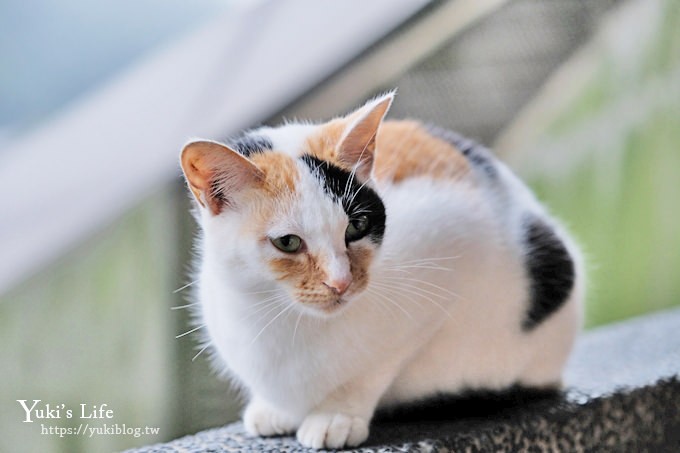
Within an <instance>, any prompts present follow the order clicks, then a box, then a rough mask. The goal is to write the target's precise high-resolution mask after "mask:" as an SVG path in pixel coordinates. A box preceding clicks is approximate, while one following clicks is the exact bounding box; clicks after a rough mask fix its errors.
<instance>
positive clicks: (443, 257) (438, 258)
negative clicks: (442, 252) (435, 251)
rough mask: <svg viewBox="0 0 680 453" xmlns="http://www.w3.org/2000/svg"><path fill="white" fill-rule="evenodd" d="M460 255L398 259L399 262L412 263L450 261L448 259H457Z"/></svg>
mask: <svg viewBox="0 0 680 453" xmlns="http://www.w3.org/2000/svg"><path fill="white" fill-rule="evenodd" d="M460 257H461V255H454V256H441V257H437V258H418V259H415V260H405V261H400V263H401V264H414V263H421V262H425V263H429V262H431V261H450V260H456V259H459V258H460Z"/></svg>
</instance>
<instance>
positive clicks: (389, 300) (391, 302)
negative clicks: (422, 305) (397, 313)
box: [374, 292, 413, 320]
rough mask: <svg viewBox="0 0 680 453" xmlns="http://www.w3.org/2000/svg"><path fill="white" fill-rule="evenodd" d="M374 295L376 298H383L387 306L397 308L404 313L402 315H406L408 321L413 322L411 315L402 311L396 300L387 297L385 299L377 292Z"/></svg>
mask: <svg viewBox="0 0 680 453" xmlns="http://www.w3.org/2000/svg"><path fill="white" fill-rule="evenodd" d="M374 294H376V295H377V296H378V297H382V298H384V300H385V301H387V302H388V303H389V304H391V305H393V306H395V307H397V308H398V309H399V310H401V311H402V312H403V313H404V315H406V316H407V317H408V318H409V319H411V320H413V316H411V313H409V312H408V311H406V309H404V307H402V306H401V305H399V303H398V302H397V301H396V300H393V299H390V298H389V297H387V296H385V295H384V294H381V293H379V292H375V293H374Z"/></svg>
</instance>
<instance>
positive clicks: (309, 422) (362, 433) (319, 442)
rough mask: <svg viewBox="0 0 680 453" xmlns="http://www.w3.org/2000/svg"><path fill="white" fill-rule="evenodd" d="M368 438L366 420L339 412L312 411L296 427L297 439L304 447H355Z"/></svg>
mask: <svg viewBox="0 0 680 453" xmlns="http://www.w3.org/2000/svg"><path fill="white" fill-rule="evenodd" d="M367 438H368V422H367V421H366V420H365V419H363V418H361V417H354V416H351V415H346V414H340V413H327V412H313V413H311V414H309V415H308V416H307V417H306V418H305V420H304V421H303V422H302V425H301V426H300V428H299V429H298V432H297V439H298V441H299V442H300V443H301V444H302V445H304V446H305V447H312V448H343V447H356V446H357V445H359V444H360V443H362V442H363V441H365V440H366V439H367Z"/></svg>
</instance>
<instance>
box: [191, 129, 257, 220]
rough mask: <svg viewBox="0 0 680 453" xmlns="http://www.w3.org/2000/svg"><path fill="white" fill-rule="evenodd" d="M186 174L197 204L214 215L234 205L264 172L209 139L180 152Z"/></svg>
mask: <svg viewBox="0 0 680 453" xmlns="http://www.w3.org/2000/svg"><path fill="white" fill-rule="evenodd" d="M180 162H181V165H182V171H184V177H185V178H186V180H187V183H188V184H189V188H190V189H191V192H192V193H193V194H194V196H195V197H196V200H197V201H198V203H199V204H200V205H201V206H202V207H204V208H208V209H210V212H212V214H214V215H217V214H219V213H220V212H222V209H223V208H224V207H225V206H229V205H230V204H232V201H233V197H234V195H236V194H237V193H238V192H239V191H241V190H243V189H245V188H247V187H249V186H253V185H255V184H257V183H258V181H260V180H261V176H262V174H261V171H260V170H259V169H258V168H257V167H256V166H255V164H253V163H252V162H251V161H249V160H248V159H246V158H245V157H243V156H242V155H240V154H239V153H237V152H236V151H234V150H233V149H231V148H229V147H227V146H225V145H223V144H221V143H217V142H211V141H207V140H198V141H193V142H190V143H188V144H186V145H185V146H184V149H182V153H181V155H180Z"/></svg>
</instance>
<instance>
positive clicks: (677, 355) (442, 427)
mask: <svg viewBox="0 0 680 453" xmlns="http://www.w3.org/2000/svg"><path fill="white" fill-rule="evenodd" d="M679 376H680V309H674V310H670V311H665V312H659V313H656V314H653V315H649V316H646V317H642V318H637V319H634V320H631V321H626V322H623V323H619V324H614V325H610V326H606V327H603V328H600V329H596V330H593V331H591V332H589V333H587V334H585V335H583V336H582V337H581V338H580V339H579V341H578V343H577V346H576V349H575V351H574V355H573V357H572V360H571V361H570V363H569V366H568V369H567V372H566V375H565V382H566V385H567V389H566V390H565V391H564V392H560V393H553V394H549V393H545V394H542V395H538V394H527V393H525V392H524V393H517V392H512V393H507V394H504V395H496V396H493V397H491V396H490V395H486V396H484V397H482V396H480V395H477V396H472V397H464V398H456V399H452V400H451V401H447V402H446V403H445V404H444V405H443V406H442V404H441V402H440V404H438V405H436V407H435V406H421V407H419V408H418V409H417V410H418V412H419V413H418V414H417V415H416V416H414V414H413V413H412V414H397V415H396V416H395V415H394V414H393V416H391V417H383V418H382V419H379V420H378V421H376V422H375V423H374V424H373V426H372V428H371V437H370V438H369V439H368V441H367V442H366V444H365V445H363V446H362V447H361V448H358V449H356V450H353V451H356V452H366V453H368V452H378V451H379V452H397V451H398V452H405V451H520V450H521V451H556V450H557V451H582V450H585V451H593V450H606V451H636V452H644V451H654V452H658V451H679V450H680V379H679ZM130 451H135V452H173V451H181V452H187V451H188V452H199V451H211V452H235V451H239V452H262V451H271V452H274V451H276V452H309V451H314V450H310V449H306V448H302V447H301V446H300V444H298V443H297V442H296V441H295V438H294V437H275V438H267V439H262V438H252V437H250V436H248V435H247V434H245V432H244V430H243V425H242V424H241V423H234V424H231V425H228V426H225V427H223V428H217V429H212V430H207V431H203V432H200V433H197V434H196V435H193V436H186V437H183V438H181V439H177V440H174V441H172V442H169V443H166V444H157V445H152V446H148V447H144V448H141V449H137V450H130Z"/></svg>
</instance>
